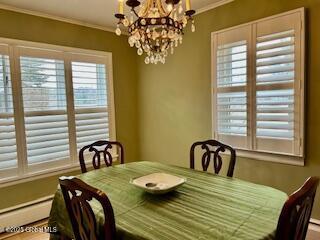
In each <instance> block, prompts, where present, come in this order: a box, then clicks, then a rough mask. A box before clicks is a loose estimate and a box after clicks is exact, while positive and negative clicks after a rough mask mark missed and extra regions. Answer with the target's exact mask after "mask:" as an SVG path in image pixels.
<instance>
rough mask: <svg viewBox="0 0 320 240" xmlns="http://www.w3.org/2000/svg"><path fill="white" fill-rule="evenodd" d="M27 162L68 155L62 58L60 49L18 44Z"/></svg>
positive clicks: (62, 159) (60, 159) (49, 161)
mask: <svg viewBox="0 0 320 240" xmlns="http://www.w3.org/2000/svg"><path fill="white" fill-rule="evenodd" d="M19 63H20V76H21V86H22V96H23V108H24V122H25V124H24V127H25V136H26V151H27V164H28V165H29V166H30V165H35V166H36V165H40V164H46V166H47V167H48V166H50V165H49V164H55V163H56V162H60V164H66V162H65V161H66V160H67V159H69V156H70V153H69V136H68V117H67V109H66V89H65V71H64V61H63V58H62V56H61V54H60V53H59V52H55V51H49V50H40V49H29V48H23V47H21V48H19Z"/></svg>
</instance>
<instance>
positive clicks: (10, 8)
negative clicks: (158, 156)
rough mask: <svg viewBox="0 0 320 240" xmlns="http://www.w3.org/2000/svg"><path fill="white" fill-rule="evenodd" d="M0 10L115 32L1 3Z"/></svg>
mask: <svg viewBox="0 0 320 240" xmlns="http://www.w3.org/2000/svg"><path fill="white" fill-rule="evenodd" d="M0 9H4V10H9V11H13V12H19V13H25V14H29V15H33V16H37V17H43V18H49V19H52V20H56V21H61V22H66V23H71V24H75V25H80V26H84V27H88V28H95V29H99V30H103V31H107V32H112V33H114V30H115V28H112V27H106V26H101V25H97V24H92V23H87V22H83V21H80V20H74V19H70V18H64V17H58V16H54V15H51V14H46V13H41V12H38V11H33V10H27V9H22V8H17V7H13V6H10V5H7V4H2V3H0Z"/></svg>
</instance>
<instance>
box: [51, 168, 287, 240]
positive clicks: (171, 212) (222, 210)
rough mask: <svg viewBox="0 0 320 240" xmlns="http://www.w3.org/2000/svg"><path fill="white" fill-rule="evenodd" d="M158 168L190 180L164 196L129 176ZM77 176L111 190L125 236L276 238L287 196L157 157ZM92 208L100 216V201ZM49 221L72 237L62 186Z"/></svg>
mask: <svg viewBox="0 0 320 240" xmlns="http://www.w3.org/2000/svg"><path fill="white" fill-rule="evenodd" d="M155 172H165V173H169V174H174V175H177V176H183V177H186V178H187V182H186V183H185V184H184V185H183V186H182V187H180V188H179V189H177V190H176V191H173V192H171V193H169V194H166V195H160V196H159V195H151V194H148V193H145V192H144V191H143V190H141V189H138V188H136V187H135V186H132V185H131V184H129V180H130V179H131V178H134V177H139V176H143V175H146V174H150V173H155ZM78 177H79V178H80V179H82V180H83V181H85V182H86V183H88V184H90V185H92V186H93V187H95V188H98V189H101V190H102V191H104V192H105V193H106V194H107V196H108V197H109V199H110V201H111V204H112V206H113V209H114V213H115V220H116V226H117V234H118V235H119V239H123V240H135V239H137V240H138V239H139V240H142V239H144V240H194V239H202V240H209V239H210V240H213V239H219V240H240V239H241V240H249V239H273V238H274V232H275V229H276V226H277V222H278V217H279V214H280V211H281V208H282V206H283V204H284V202H285V200H286V199H287V195H286V194H285V193H283V192H281V191H278V190H276V189H273V188H270V187H266V186H261V185H257V184H253V183H249V182H245V181H241V180H238V179H231V178H227V177H222V176H218V175H213V174H210V173H205V172H198V171H194V170H190V169H186V168H180V167H175V166H169V165H163V164H160V163H154V162H135V163H129V164H124V165H117V166H114V167H109V168H102V169H99V170H94V171H90V172H88V173H85V174H81V175H79V176H78ZM92 207H93V208H94V212H95V214H96V216H97V217H98V218H99V216H102V214H103V213H102V210H101V207H100V206H98V204H94V203H93V204H92ZM49 226H51V227H57V228H58V231H59V232H61V233H62V234H64V235H66V236H69V237H71V236H72V228H71V223H70V221H69V219H68V216H67V211H66V208H65V205H64V201H63V197H62V194H61V192H60V190H58V191H57V192H56V194H55V197H54V200H53V204H52V209H51V213H50V219H49ZM52 238H54V237H53V236H52Z"/></svg>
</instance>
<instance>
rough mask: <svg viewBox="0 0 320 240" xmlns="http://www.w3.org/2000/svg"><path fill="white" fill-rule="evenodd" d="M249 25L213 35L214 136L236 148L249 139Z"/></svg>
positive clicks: (243, 144) (245, 143) (244, 146)
mask: <svg viewBox="0 0 320 240" xmlns="http://www.w3.org/2000/svg"><path fill="white" fill-rule="evenodd" d="M250 36H251V30H250V27H243V28H239V29H235V30H230V31H226V32H222V33H219V34H217V35H215V36H214V42H215V43H216V44H214V52H213V55H214V56H213V58H214V66H213V67H215V71H214V72H215V76H214V77H215V78H216V81H215V84H214V86H213V91H214V98H213V102H214V106H215V111H214V116H213V118H214V119H216V121H215V138H216V139H218V140H219V141H222V142H226V143H228V144H230V145H232V146H235V147H239V148H247V147H248V144H249V143H250V141H249V138H248V136H249V134H250V133H249V131H248V128H249V119H248V116H249V110H250V109H249V108H248V98H249V95H248V93H247V89H248V65H249V61H248V46H249V44H250Z"/></svg>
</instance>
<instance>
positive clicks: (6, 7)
mask: <svg viewBox="0 0 320 240" xmlns="http://www.w3.org/2000/svg"><path fill="white" fill-rule="evenodd" d="M233 1H234V0H221V1H219V2H216V3H213V4H210V5H208V6H205V7H203V8H200V9H198V10H197V12H196V15H197V14H200V13H203V12H206V11H209V10H211V9H214V8H217V7H219V6H222V5H224V4H227V3H230V2H233ZM0 9H4V10H9V11H13V12H19V13H24V14H28V15H33V16H37V17H43V18H48V19H52V20H56V21H61V22H66V23H71V24H75V25H80V26H84V27H89V28H95V29H99V30H103V31H107V32H112V33H114V30H115V28H112V27H107V26H102V25H97V24H92V23H87V22H84V21H80V20H75V19H70V18H65V17H58V16H54V15H51V14H46V13H41V12H38V11H33V10H27V9H23V8H18V7H14V6H10V5H7V4H3V3H0ZM124 35H128V33H126V32H124Z"/></svg>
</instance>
